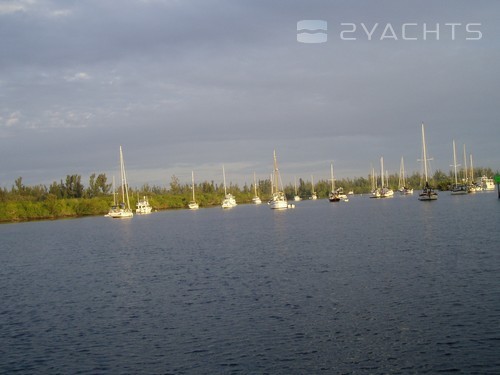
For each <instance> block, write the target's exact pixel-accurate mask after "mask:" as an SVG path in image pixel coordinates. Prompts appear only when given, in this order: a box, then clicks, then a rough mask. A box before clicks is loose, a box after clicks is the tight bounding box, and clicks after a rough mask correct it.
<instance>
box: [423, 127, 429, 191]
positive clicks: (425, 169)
mask: <svg viewBox="0 0 500 375" xmlns="http://www.w3.org/2000/svg"><path fill="white" fill-rule="evenodd" d="M422 152H423V154H424V155H423V159H424V176H425V182H427V178H428V177H427V150H426V148H425V131H424V123H422Z"/></svg>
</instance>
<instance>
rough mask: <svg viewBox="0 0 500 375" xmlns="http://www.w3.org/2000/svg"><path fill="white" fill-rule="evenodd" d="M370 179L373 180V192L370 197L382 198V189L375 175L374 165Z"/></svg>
mask: <svg viewBox="0 0 500 375" xmlns="http://www.w3.org/2000/svg"><path fill="white" fill-rule="evenodd" d="M370 180H371V188H372V190H371V194H370V198H380V189H379V188H378V186H377V183H378V182H377V176H376V175H375V168H373V165H372V173H371V174H370Z"/></svg>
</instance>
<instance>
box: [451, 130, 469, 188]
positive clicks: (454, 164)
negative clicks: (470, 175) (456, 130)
mask: <svg viewBox="0 0 500 375" xmlns="http://www.w3.org/2000/svg"><path fill="white" fill-rule="evenodd" d="M457 167H458V164H457V153H456V150H455V140H453V168H454V170H455V184H453V186H452V188H451V195H466V194H467V193H468V189H467V185H466V184H459V183H458V177H457Z"/></svg>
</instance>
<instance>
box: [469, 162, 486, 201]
mask: <svg viewBox="0 0 500 375" xmlns="http://www.w3.org/2000/svg"><path fill="white" fill-rule="evenodd" d="M470 180H471V184H470V185H469V193H476V192H478V191H482V190H483V188H482V187H481V185H480V184H478V183H477V181H475V180H474V165H473V163H472V154H470Z"/></svg>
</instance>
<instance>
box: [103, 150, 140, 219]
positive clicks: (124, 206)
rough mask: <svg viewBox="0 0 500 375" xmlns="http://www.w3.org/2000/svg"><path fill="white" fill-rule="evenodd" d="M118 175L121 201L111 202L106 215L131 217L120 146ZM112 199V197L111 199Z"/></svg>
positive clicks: (132, 214)
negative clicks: (111, 204) (118, 202)
mask: <svg viewBox="0 0 500 375" xmlns="http://www.w3.org/2000/svg"><path fill="white" fill-rule="evenodd" d="M120 175H121V180H122V183H121V190H122V201H121V202H120V204H118V205H116V203H115V204H113V206H111V209H110V210H109V212H108V214H107V215H106V216H108V217H112V218H129V217H133V216H134V213H133V212H132V210H131V209H130V200H129V197H128V184H127V175H126V173H125V163H124V161H123V152H122V146H120ZM113 200H114V199H113Z"/></svg>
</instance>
